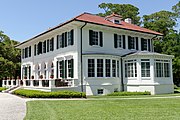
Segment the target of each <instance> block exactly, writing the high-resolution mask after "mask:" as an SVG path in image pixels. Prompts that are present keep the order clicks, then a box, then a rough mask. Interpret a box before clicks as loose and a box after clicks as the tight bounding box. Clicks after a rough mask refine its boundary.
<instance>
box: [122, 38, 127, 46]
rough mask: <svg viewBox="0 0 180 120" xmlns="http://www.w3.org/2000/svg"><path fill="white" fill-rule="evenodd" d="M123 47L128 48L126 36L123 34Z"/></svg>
mask: <svg viewBox="0 0 180 120" xmlns="http://www.w3.org/2000/svg"><path fill="white" fill-rule="evenodd" d="M122 37H123V49H126V36H125V35H123V36H122Z"/></svg>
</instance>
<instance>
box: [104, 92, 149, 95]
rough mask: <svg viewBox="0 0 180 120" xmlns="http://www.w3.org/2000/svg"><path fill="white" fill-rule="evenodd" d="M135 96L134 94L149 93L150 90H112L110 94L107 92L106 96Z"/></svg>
mask: <svg viewBox="0 0 180 120" xmlns="http://www.w3.org/2000/svg"><path fill="white" fill-rule="evenodd" d="M133 95H134V96H135V95H151V93H150V92H148V91H145V92H114V93H111V94H108V95H107V96H133Z"/></svg>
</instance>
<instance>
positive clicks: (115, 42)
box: [114, 34, 117, 48]
mask: <svg viewBox="0 0 180 120" xmlns="http://www.w3.org/2000/svg"><path fill="white" fill-rule="evenodd" d="M114 48H117V34H114Z"/></svg>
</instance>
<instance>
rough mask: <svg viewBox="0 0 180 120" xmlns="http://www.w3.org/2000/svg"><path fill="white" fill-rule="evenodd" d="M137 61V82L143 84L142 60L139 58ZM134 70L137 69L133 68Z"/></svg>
mask: <svg viewBox="0 0 180 120" xmlns="http://www.w3.org/2000/svg"><path fill="white" fill-rule="evenodd" d="M136 60H137V81H138V82H139V83H141V82H142V80H141V59H140V58H137V59H136ZM133 69H135V68H133Z"/></svg>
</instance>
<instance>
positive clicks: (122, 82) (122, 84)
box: [121, 57, 124, 91]
mask: <svg viewBox="0 0 180 120" xmlns="http://www.w3.org/2000/svg"><path fill="white" fill-rule="evenodd" d="M123 78H124V75H123V60H122V57H121V86H122V88H121V90H122V91H124V81H123Z"/></svg>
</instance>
